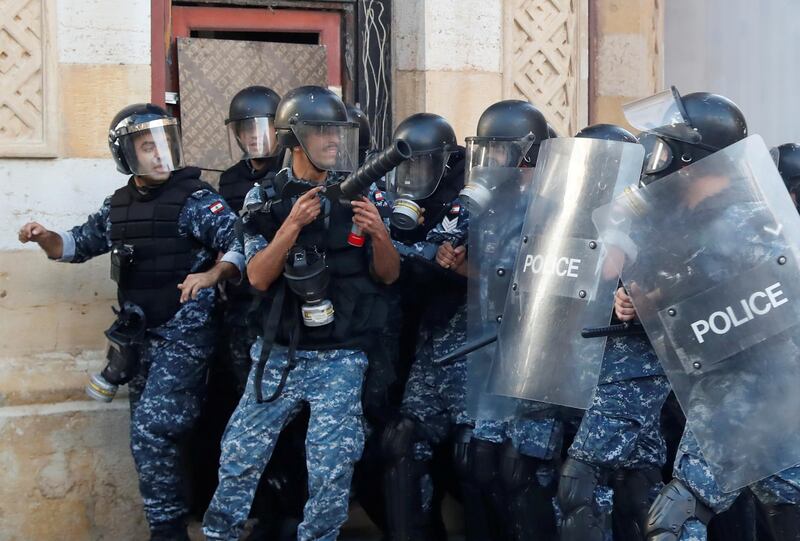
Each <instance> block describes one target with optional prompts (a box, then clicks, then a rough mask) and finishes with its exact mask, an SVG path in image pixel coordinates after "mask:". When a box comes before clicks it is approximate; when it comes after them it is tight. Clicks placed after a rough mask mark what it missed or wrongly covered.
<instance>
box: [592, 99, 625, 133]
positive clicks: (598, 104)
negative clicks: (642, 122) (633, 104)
mask: <svg viewBox="0 0 800 541" xmlns="http://www.w3.org/2000/svg"><path fill="white" fill-rule="evenodd" d="M634 99H635V98H633V97H629V96H595V98H594V103H593V104H592V110H591V120H590V124H598V123H600V122H607V123H610V124H618V125H620V126H622V127H624V128H625V129H627V130H631V131H632V132H633V133H634V134H635V133H636V130H635V129H634V128H633V127H631V125H630V124H628V123H627V122H626V121H625V115H624V114H623V113H622V106H623V105H624V104H626V103H628V102H630V101H633V100H634Z"/></svg>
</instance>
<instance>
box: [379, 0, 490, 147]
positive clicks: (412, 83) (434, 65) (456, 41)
mask: <svg viewBox="0 0 800 541" xmlns="http://www.w3.org/2000/svg"><path fill="white" fill-rule="evenodd" d="M502 4H503V2H502V1H501V0H435V1H431V0H402V1H395V2H394V4H393V13H392V33H393V34H392V35H393V43H392V49H393V76H394V85H393V89H394V119H395V124H397V123H399V122H401V121H402V120H403V119H405V118H406V117H407V116H409V115H411V114H413V113H416V112H420V111H426V112H430V113H436V114H439V115H442V116H443V117H445V118H446V119H447V120H448V121H449V122H450V123H451V124H452V125H453V128H454V129H455V131H456V136H457V137H458V139H459V141H461V142H462V144H463V140H464V137H466V136H468V135H471V134H474V132H475V126H476V125H477V123H478V117H479V116H480V114H481V112H482V111H483V110H484V109H485V108H486V107H488V106H489V105H490V104H492V103H493V102H495V101H497V100H499V99H500V98H501V96H502V84H503V78H502V74H501V69H502V40H503V33H502V22H503V18H502V14H503V9H502Z"/></svg>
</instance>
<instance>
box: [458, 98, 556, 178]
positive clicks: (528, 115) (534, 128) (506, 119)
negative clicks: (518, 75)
mask: <svg viewBox="0 0 800 541" xmlns="http://www.w3.org/2000/svg"><path fill="white" fill-rule="evenodd" d="M549 137H550V133H549V130H548V124H547V120H545V118H544V115H543V114H542V112H541V111H539V109H537V108H536V107H534V106H533V105H532V104H531V103H529V102H527V101H522V100H504V101H499V102H497V103H495V104H493V105H490V106H489V107H488V108H487V109H486V110H485V111H484V112H483V114H482V115H481V117H480V119H478V130H477V132H476V136H475V137H468V138H467V152H470V147H475V145H476V144H477V145H478V146H480V147H486V146H487V145H489V146H496V145H498V144H502V145H503V146H506V147H508V148H509V149H512V147H511V146H509V144H512V146H514V147H515V148H514V151H513V152H512V153H511V154H510V155H509V159H511V160H517V163H516V164H513V165H512V164H511V163H510V162H509V163H508V164H504V165H505V166H511V167H517V166H521V167H526V166H531V167H532V166H534V165H536V158H537V156H538V155H539V145H541V143H542V141H544V140H545V139H548V138H549ZM515 141H519V142H520V143H516V144H513V143H514V142H515ZM528 142H530V143H531V144H528ZM492 143H494V145H492ZM520 144H521V145H522V147H526V148H525V151H524V152H520V150H521V147H520ZM474 150H475V149H474V148H473V152H470V154H472V156H474V155H475V152H474Z"/></svg>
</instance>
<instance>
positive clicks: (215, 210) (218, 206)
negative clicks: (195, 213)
mask: <svg viewBox="0 0 800 541" xmlns="http://www.w3.org/2000/svg"><path fill="white" fill-rule="evenodd" d="M208 210H210V211H211V213H212V214H219V213H220V212H222V211H223V210H225V205H223V204H222V201H216V202H215V203H214V204H212V205H210V206H209V207H208Z"/></svg>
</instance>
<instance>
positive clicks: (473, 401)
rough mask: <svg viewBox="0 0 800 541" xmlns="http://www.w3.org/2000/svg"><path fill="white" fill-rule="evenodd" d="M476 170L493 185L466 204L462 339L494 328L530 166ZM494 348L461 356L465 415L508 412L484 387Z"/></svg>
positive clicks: (528, 189) (510, 407)
mask: <svg viewBox="0 0 800 541" xmlns="http://www.w3.org/2000/svg"><path fill="white" fill-rule="evenodd" d="M480 174H481V175H484V176H487V175H493V178H491V179H488V180H487V181H486V182H485V183H486V184H487V185H492V186H493V189H492V190H491V191H490V192H489V193H490V195H491V196H490V197H486V198H484V199H483V200H482V204H481V205H480V207H475V206H471V207H470V214H469V235H468V245H467V248H468V249H467V264H468V281H467V342H474V341H478V340H480V339H481V338H483V337H485V336H487V335H492V334H497V331H498V329H499V324H500V321H501V320H502V316H503V305H504V304H505V300H506V293H507V291H508V288H509V285H510V284H511V277H512V274H513V269H514V262H515V260H516V258H517V252H518V251H519V246H520V242H521V236H522V224H523V222H524V220H525V213H526V211H527V208H528V203H529V202H530V200H531V195H532V194H533V192H534V186H533V182H532V180H533V176H534V170H533V169H530V168H516V167H496V168H485V169H482V170H481V171H480ZM496 349H497V344H496V343H491V344H489V345H488V346H485V347H483V348H480V349H478V350H476V351H474V352H472V353H470V354H469V355H468V357H467V359H468V370H467V411H468V412H470V414H471V415H474V416H478V417H489V418H505V417H509V416H511V415H512V414H513V411H514V408H515V404H514V403H513V402H512V401H509V400H507V399H505V398H504V397H494V396H491V395H488V394H486V392H485V391H486V381H487V379H488V376H489V370H490V368H491V364H492V362H493V360H494V358H495V357H496Z"/></svg>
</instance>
